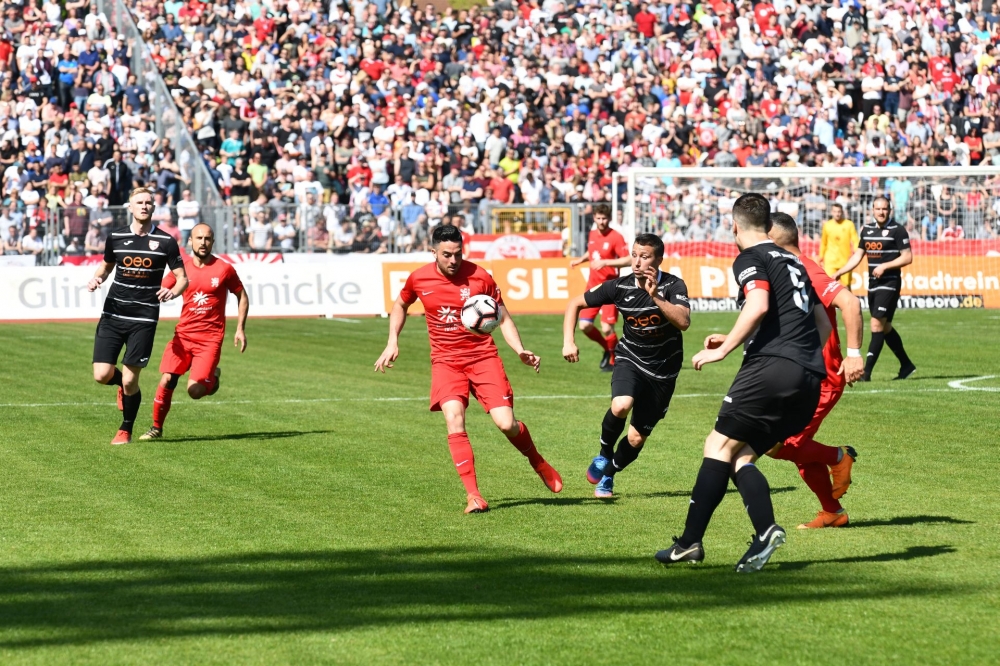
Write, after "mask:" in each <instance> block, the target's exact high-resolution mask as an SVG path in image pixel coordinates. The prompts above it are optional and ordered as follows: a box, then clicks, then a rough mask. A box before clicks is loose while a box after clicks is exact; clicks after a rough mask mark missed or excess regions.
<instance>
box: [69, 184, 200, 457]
mask: <svg viewBox="0 0 1000 666" xmlns="http://www.w3.org/2000/svg"><path fill="white" fill-rule="evenodd" d="M128 209H129V213H131V216H132V218H133V220H132V223H131V224H130V225H129V226H128V227H124V228H121V229H118V230H116V231H113V232H112V233H111V236H110V237H109V238H108V242H107V244H106V245H105V248H104V261H103V262H102V263H101V265H100V266H99V267H98V269H97V272H96V273H94V277H93V278H91V280H90V282H89V283H87V288H88V289H89V290H90V291H95V290H97V289H99V288H100V286H101V285H102V284H103V283H104V280H105V279H107V277H108V275H110V274H111V271H112V269H113V270H114V271H115V280H114V283H112V285H111V289H109V290H108V295H107V297H106V298H105V299H104V312H103V314H101V320H100V322H99V323H98V324H97V334H96V336H95V338H94V379H95V380H97V383H99V384H111V385H114V386H117V387H118V409H120V410H121V412H122V425H121V427H120V428H119V429H118V432H117V433H116V434H115V437H114V439H112V440H111V443H112V444H127V443H129V442H130V441H132V425H133V424H134V423H135V417H136V414H138V413H139V405H140V403H141V402H142V394H141V393H140V392H139V372H140V371H142V369H143V368H145V367H146V364H147V363H148V362H149V357H150V356H152V353H153V337H154V336H155V335H156V323H157V321H159V318H160V303H165V302H167V301H169V300H171V299H174V298H176V297H178V296H180V295H181V293H183V291H184V289H185V287H187V282H188V280H187V275H186V274H185V272H184V262H183V260H182V259H181V254H180V248H178V247H177V241H175V240H174V239H173V238H172V237H170V236H168V235H167V234H165V233H163V232H162V231H160V230H159V229H158V228H156V227H154V226H153V225H152V219H153V194H152V192H151V191H150V190H148V189H145V188H138V189H136V190H133V191H132V193H131V194H130V195H129V202H128ZM165 268H169V269H170V270H171V271H172V272H173V274H174V277H175V278H176V279H177V283H176V284H175V285H174V287H173V288H172V289H165V288H162V287H161V285H160V282H161V280H162V279H163V270H164V269H165ZM122 347H125V357H124V358H123V359H122V369H121V370H119V369H118V368H117V367H116V366H117V365H118V356H119V354H121V351H122Z"/></svg>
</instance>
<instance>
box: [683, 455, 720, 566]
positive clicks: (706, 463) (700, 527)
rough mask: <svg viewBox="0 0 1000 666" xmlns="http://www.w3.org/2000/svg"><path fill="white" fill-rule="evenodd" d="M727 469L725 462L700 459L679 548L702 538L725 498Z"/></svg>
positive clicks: (697, 541)
mask: <svg viewBox="0 0 1000 666" xmlns="http://www.w3.org/2000/svg"><path fill="white" fill-rule="evenodd" d="M729 469H730V464H729V463H727V462H722V461H721V460H714V459H712V458H702V461H701V469H700V470H698V480H697V481H695V482H694V490H692V491H691V503H690V504H688V515H687V522H686V523H685V524H684V534H683V535H681V538H680V540H679V541H678V543H679V544H680V545H681V547H683V548H687V547H688V546H691V545H693V544H696V543H699V542H700V541H701V540H702V538H704V536H705V530H706V529H708V522H709V521H710V520H712V514H713V513H715V509H716V507H717V506H719V503H720V502H722V498H723V497H725V496H726V488H728V487H729Z"/></svg>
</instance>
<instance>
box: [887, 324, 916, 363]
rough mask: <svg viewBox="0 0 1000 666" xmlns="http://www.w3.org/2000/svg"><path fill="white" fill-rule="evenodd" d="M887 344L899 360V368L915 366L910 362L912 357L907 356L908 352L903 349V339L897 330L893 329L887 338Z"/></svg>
mask: <svg viewBox="0 0 1000 666" xmlns="http://www.w3.org/2000/svg"><path fill="white" fill-rule="evenodd" d="M885 344H887V345H889V349H891V350H892V353H893V354H895V355H896V358H898V359H899V366H900V367H901V368H905V367H907V366H910V365H913V363H912V362H911V361H910V357H909V356H907V355H906V350H905V349H903V338H901V337H899V333H898V332H897V331H896V329H892V330H891V331H889V333H888V334H887V335H886V336H885Z"/></svg>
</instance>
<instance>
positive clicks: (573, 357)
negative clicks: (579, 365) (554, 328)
mask: <svg viewBox="0 0 1000 666" xmlns="http://www.w3.org/2000/svg"><path fill="white" fill-rule="evenodd" d="M562 354H563V358H564V359H566V360H567V361H569V362H570V363H576V362H578V361H579V360H580V348H579V347H577V346H576V345H563V352H562Z"/></svg>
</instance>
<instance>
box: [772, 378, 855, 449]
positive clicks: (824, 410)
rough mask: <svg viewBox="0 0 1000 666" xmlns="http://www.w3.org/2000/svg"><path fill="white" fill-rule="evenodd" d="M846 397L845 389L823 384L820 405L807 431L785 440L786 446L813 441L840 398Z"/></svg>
mask: <svg viewBox="0 0 1000 666" xmlns="http://www.w3.org/2000/svg"><path fill="white" fill-rule="evenodd" d="M842 395H844V387H842V386H836V387H834V386H830V385H829V384H827V383H826V382H823V384H822V386H820V391H819V404H818V405H816V411H815V412H814V413H813V417H812V420H811V421H810V422H809V425H807V426H806V429H805V430H803V431H802V432H800V433H799V434H798V435H795V436H794V437H789V438H788V439H786V440H785V446H798V445H799V444H800V443H802V442H804V441H806V440H807V439H812V438H813V437H815V436H816V433H817V432H818V431H819V427H820V426H821V425H822V424H823V419H825V418H826V417H827V415H828V414H829V413H830V412H832V411H833V408H834V407H835V406H836V404H837V402H838V401H839V400H840V396H842Z"/></svg>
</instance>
